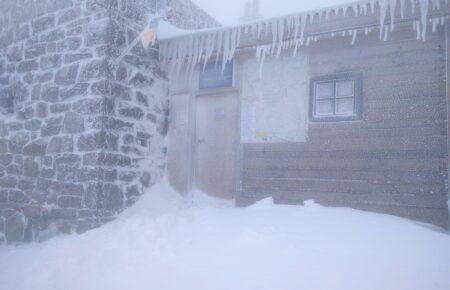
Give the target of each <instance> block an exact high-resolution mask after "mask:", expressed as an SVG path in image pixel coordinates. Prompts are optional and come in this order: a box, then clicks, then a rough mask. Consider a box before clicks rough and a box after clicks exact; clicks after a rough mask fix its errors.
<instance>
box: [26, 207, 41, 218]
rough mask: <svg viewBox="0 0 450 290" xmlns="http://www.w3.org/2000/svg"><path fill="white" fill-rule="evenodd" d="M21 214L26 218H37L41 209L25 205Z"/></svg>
mask: <svg viewBox="0 0 450 290" xmlns="http://www.w3.org/2000/svg"><path fill="white" fill-rule="evenodd" d="M23 214H24V215H25V217H27V218H38V217H40V216H41V209H40V208H39V207H38V206H33V205H27V206H25V207H24V208H23Z"/></svg>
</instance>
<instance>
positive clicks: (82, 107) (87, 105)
mask: <svg viewBox="0 0 450 290" xmlns="http://www.w3.org/2000/svg"><path fill="white" fill-rule="evenodd" d="M114 108H115V105H114V101H113V100H111V99H105V98H98V97H96V98H89V99H84V100H80V101H78V102H76V103H74V105H73V110H74V111H75V112H77V113H80V114H84V115H100V114H102V115H104V114H112V113H113V112H114Z"/></svg>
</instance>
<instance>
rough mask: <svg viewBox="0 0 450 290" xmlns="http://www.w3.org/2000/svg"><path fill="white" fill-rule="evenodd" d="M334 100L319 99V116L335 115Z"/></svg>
mask: <svg viewBox="0 0 450 290" xmlns="http://www.w3.org/2000/svg"><path fill="white" fill-rule="evenodd" d="M333 113H334V110H333V100H318V101H317V103H316V115H317V116H329V115H333Z"/></svg>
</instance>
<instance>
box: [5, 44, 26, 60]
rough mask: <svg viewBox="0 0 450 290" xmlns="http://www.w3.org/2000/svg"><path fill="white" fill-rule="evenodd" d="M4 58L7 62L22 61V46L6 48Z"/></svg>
mask: <svg viewBox="0 0 450 290" xmlns="http://www.w3.org/2000/svg"><path fill="white" fill-rule="evenodd" d="M6 58H7V59H8V61H9V62H19V61H22V59H23V48H22V46H12V47H10V48H8V51H7V53H6Z"/></svg>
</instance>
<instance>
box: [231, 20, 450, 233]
mask: <svg viewBox="0 0 450 290" xmlns="http://www.w3.org/2000/svg"><path fill="white" fill-rule="evenodd" d="M445 49H446V45H445V31H444V29H443V28H442V27H440V28H439V30H438V31H437V32H436V33H429V34H428V35H427V41H426V42H423V41H417V40H416V35H415V32H414V31H413V30H412V29H411V25H408V26H405V27H396V29H395V30H394V32H393V33H392V34H391V35H390V37H389V40H388V41H380V40H379V38H378V32H376V31H374V32H373V33H372V34H370V35H369V36H368V37H361V38H359V39H358V41H357V43H356V44H355V45H353V46H352V45H351V41H350V40H349V38H336V39H330V40H322V41H320V42H318V43H316V44H314V45H312V46H310V47H309V48H308V49H307V50H305V53H307V55H308V58H309V76H310V77H315V76H321V75H327V74H333V73H337V72H348V71H360V72H362V73H363V120H362V121H353V122H336V123H313V122H310V123H309V133H308V134H309V136H308V141H307V142H305V143H279V144H246V145H243V149H242V151H243V152H242V156H243V160H242V165H241V167H242V180H241V183H240V186H239V190H240V192H239V194H238V204H239V205H247V204H250V203H252V202H254V201H255V200H258V199H261V198H263V197H266V196H274V198H275V200H276V201H277V202H280V203H301V202H303V201H304V200H308V199H313V200H315V201H316V202H318V203H321V204H324V205H331V206H350V207H353V208H357V209H362V210H370V211H375V212H382V213H389V214H394V215H399V216H403V217H408V218H412V219H416V220H420V221H424V222H430V223H433V224H436V225H440V226H442V227H448V208H447V190H446V181H447V167H448V165H447V157H448V150H447V149H448V147H447V125H446V124H447V99H446V50H445Z"/></svg>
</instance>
